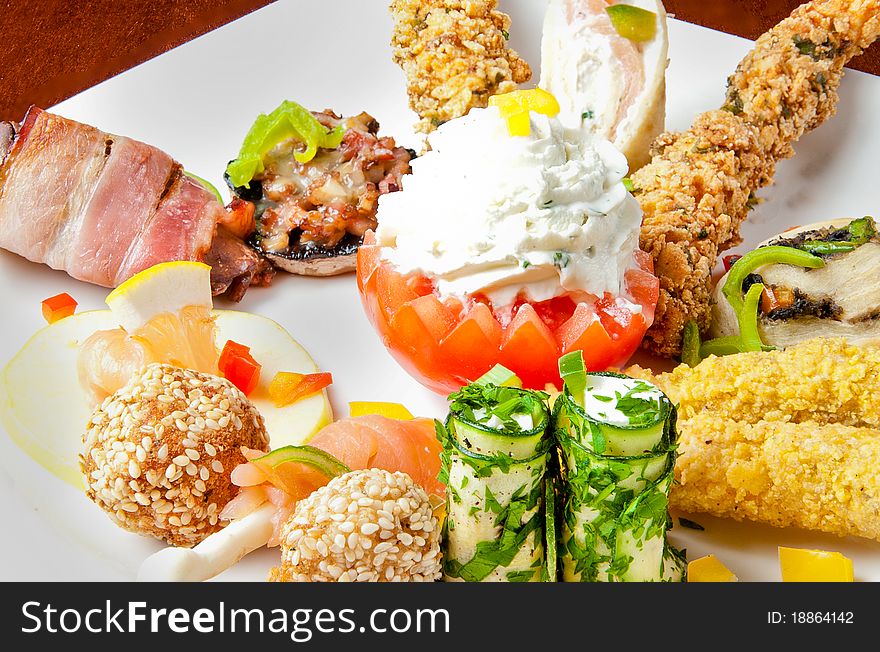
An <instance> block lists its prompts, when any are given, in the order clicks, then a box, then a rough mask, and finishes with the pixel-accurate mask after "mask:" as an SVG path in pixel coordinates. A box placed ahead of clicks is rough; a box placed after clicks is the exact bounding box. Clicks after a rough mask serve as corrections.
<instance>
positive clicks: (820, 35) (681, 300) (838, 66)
mask: <svg viewBox="0 0 880 652" xmlns="http://www.w3.org/2000/svg"><path fill="white" fill-rule="evenodd" d="M878 36H880V0H815V1H814V2H809V3H807V4H804V5H802V6H800V7H798V8H797V9H795V11H794V12H793V13H792V14H791V16H790V17H789V18H786V19H785V20H783V21H782V22H781V23H779V24H778V25H777V26H776V27H774V28H773V29H772V30H770V31H769V32H767V33H766V34H764V35H763V36H761V37H760V38H759V39H758V40H757V42H756V43H755V47H754V49H753V50H752V51H751V53H749V54H748V55H747V56H746V58H745V59H743V61H742V62H741V63H740V65H739V66H738V67H737V70H736V73H735V74H734V75H733V76H732V77H730V79H729V80H728V92H727V100H726V104H725V106H724V107H723V108H722V109H721V110H719V111H710V112H708V113H704V114H702V115H700V116H698V117H697V119H696V120H695V121H694V124H693V126H692V127H691V128H690V129H689V130H688V131H685V132H683V133H680V134H663V135H661V136H660V137H659V138H658V139H657V141H656V142H655V143H654V145H653V147H652V152H651V153H652V157H653V159H652V161H651V163H649V164H648V165H646V166H645V167H643V168H642V169H641V170H639V171H638V172H636V173H635V174H634V175H633V178H632V181H633V185H634V187H635V194H636V197H637V198H638V199H639V202H640V203H641V205H642V209H643V210H644V212H645V217H644V221H643V225H642V233H641V247H642V249H644V250H645V251H647V252H648V253H650V254H651V255H652V257H653V259H654V267H655V272H656V274H657V275H658V276H659V277H660V300H659V303H658V305H657V313H656V317H655V320H654V325H653V326H652V327H651V328H650V329H649V330H648V333H647V336H646V338H645V342H644V346H645V348H647V349H648V350H650V351H652V352H654V353H657V354H660V355H663V356H666V357H672V356H675V355H678V354H679V352H680V350H681V337H682V331H683V328H684V326H685V324H686V323H687V322H688V321H690V320H695V321H696V322H697V324H698V325H699V327H700V330H701V331H703V332H705V330H706V329H707V328H708V326H709V306H710V296H711V275H712V270H713V268H714V267H715V263H716V261H717V258H718V254H719V253H720V252H721V251H724V250H725V249H729V248H730V247H732V246H734V245H736V244H738V243H739V242H740V235H739V226H740V224H741V223H742V222H743V220H744V219H745V218H746V215H747V213H748V210H749V206H750V203H751V202H750V200H751V199H752V198H753V197H754V192H755V191H756V190H758V189H759V188H761V187H763V186H766V185H767V184H769V183H770V182H771V180H772V177H773V172H774V169H775V166H776V163H777V162H778V161H779V160H781V159H784V158H788V157H790V156H792V155H793V153H794V150H793V149H792V144H793V143H794V142H795V141H796V140H798V139H799V138H800V137H801V136H802V135H803V134H804V133H806V132H807V131H809V130H811V129H814V128H815V127H817V126H818V125H820V124H821V123H822V122H823V121H824V120H825V119H827V118H828V117H829V116H831V115H832V114H833V113H834V107H835V104H836V102H837V88H838V86H839V85H840V79H841V77H842V76H843V67H844V65H845V64H846V63H847V62H848V61H849V60H850V59H851V58H852V57H854V56H856V55H857V54H859V53H860V52H861V51H862V49H863V48H865V47H867V46H869V45H870V44H871V43H872V42H874V41H875V40H876V39H877V38H878Z"/></svg>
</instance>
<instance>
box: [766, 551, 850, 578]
mask: <svg viewBox="0 0 880 652" xmlns="http://www.w3.org/2000/svg"><path fill="white" fill-rule="evenodd" d="M779 566H780V569H781V570H782V581H783V582H852V581H853V563H852V560H851V559H849V558H848V557H844V556H843V555H841V554H840V553H839V552H826V551H825V550H808V549H805V548H785V547H783V546H780V547H779Z"/></svg>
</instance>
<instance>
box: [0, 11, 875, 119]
mask: <svg viewBox="0 0 880 652" xmlns="http://www.w3.org/2000/svg"><path fill="white" fill-rule="evenodd" d="M285 1H289V2H295V1H296V0H285ZM325 1H326V2H332V1H333V0H325ZM361 1H363V2H375V3H376V5H377V10H380V9H384V7H385V5H386V4H387V0H361ZM270 2H271V0H36V1H34V0H31V1H25V0H11V1H6V2H3V1H0V119H18V118H20V117H21V116H22V114H23V113H24V110H25V109H26V108H27V106H28V105H29V104H31V103H33V104H37V105H39V106H44V107H45V106H50V105H52V104H54V103H56V102H59V101H61V100H63V99H65V98H67V97H70V96H71V95H73V94H75V93H77V92H79V91H81V90H83V89H85V88H88V87H89V86H92V85H94V84H96V83H98V82H100V81H102V80H104V79H107V78H108V77H111V76H112V75H115V74H117V73H119V72H122V71H123V70H127V69H128V68H131V67H132V66H134V65H136V64H138V63H141V62H143V61H146V60H147V59H150V58H151V57H154V56H156V55H158V54H161V53H162V52H165V51H166V50H169V49H171V48H172V47H175V46H177V45H180V44H181V43H185V42H187V41H189V40H191V39H193V38H195V37H196V36H199V35H200V34H204V33H205V32H207V31H209V30H211V29H215V28H217V27H219V26H221V25H223V24H225V23H227V22H229V21H231V20H234V19H235V18H238V17H239V16H242V15H244V14H246V13H248V12H250V11H253V10H255V9H258V8H260V7H263V6H265V5H267V4H269V3H270ZM501 4H502V6H503V0H502V3H501ZM665 4H666V7H667V9H668V10H669V12H670V13H674V14H675V15H676V17H678V18H681V19H683V20H688V21H691V22H695V23H699V24H702V25H706V26H708V27H713V28H715V29H720V30H723V31H726V32H731V33H734V34H739V35H741V36H746V37H749V38H755V37H756V36H758V35H759V34H760V33H761V32H763V31H765V30H766V29H768V28H769V27H771V26H772V25H774V24H775V23H777V22H778V21H779V20H780V19H781V18H783V17H784V16H786V15H787V14H788V13H789V12H790V11H791V10H792V9H793V8H794V7H796V6H797V5H798V4H799V0H765V1H763V2H762V1H758V0H666V2H665ZM853 67H855V68H859V69H862V70H867V71H869V72H873V73H874V74H880V46H878V45H876V44H875V46H874V47H872V48H871V50H869V51H868V53H866V54H865V55H864V56H862V57H860V58H859V59H858V60H856V61H854V62H853Z"/></svg>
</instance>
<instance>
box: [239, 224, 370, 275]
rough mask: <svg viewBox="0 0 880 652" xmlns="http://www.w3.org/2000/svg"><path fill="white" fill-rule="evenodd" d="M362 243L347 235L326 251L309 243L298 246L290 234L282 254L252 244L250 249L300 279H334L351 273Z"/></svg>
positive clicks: (349, 234) (255, 243)
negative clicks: (330, 277)
mask: <svg viewBox="0 0 880 652" xmlns="http://www.w3.org/2000/svg"><path fill="white" fill-rule="evenodd" d="M363 241H364V239H363V237H357V236H355V235H353V234H351V233H347V234H346V235H345V236H343V238H342V240H340V241H339V242H338V243H337V244H336V246H334V247H331V248H327V247H322V246H320V245H315V244H311V243H309V244H301V243H299V242H297V241H296V235H295V234H294V235H292V236H291V243H290V245H288V247H287V249H286V250H285V251H284V252H279V253H274V252H271V251H266V250H264V249H263V248H262V247H260V245H259V243H258V242H257V241H255V240H254V241H252V242H251V245H252V246H253V247H254V248H255V249H256V250H257V251H259V252H261V253H262V254H263V255H264V256H265V257H266V258H268V259H269V260H270V261H272V264H273V265H275V267H277V268H279V269H283V270H284V271H285V272H290V273H291V274H300V275H302V276H335V275H337V274H345V273H347V272H352V271H354V269H355V266H356V264H357V250H358V247H359V246H360V245H361V244H362V243H363Z"/></svg>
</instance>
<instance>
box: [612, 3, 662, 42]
mask: <svg viewBox="0 0 880 652" xmlns="http://www.w3.org/2000/svg"><path fill="white" fill-rule="evenodd" d="M605 11H606V12H608V17H609V18H610V19H611V25H612V26H613V27H614V29H615V30H616V31H617V33H618V34H620V35H621V36H622V37H623V38H627V39H629V40H630V41H635V42H636V43H645V42H646V41H650V40H651V39H653V38H654V36H655V35H656V34H657V14H655V13H654V12H653V11H648V10H647V9H642V8H641V7H634V6H632V5H611V6H610V7H606V8H605Z"/></svg>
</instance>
